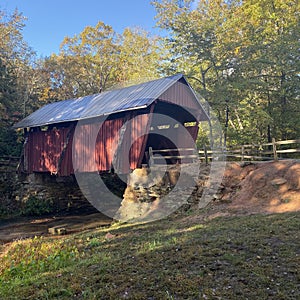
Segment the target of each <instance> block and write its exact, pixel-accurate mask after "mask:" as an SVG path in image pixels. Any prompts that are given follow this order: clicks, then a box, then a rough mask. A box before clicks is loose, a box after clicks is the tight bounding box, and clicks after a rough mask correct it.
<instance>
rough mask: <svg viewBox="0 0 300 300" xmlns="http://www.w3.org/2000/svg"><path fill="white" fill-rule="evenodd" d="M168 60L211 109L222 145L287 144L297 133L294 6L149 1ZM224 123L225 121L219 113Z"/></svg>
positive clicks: (281, 0) (262, 0)
mask: <svg viewBox="0 0 300 300" xmlns="http://www.w3.org/2000/svg"><path fill="white" fill-rule="evenodd" d="M154 5H155V7H156V10H157V19H158V25H159V26H160V27H161V28H163V29H164V30H167V31H168V32H169V37H168V38H167V39H166V40H165V42H166V43H167V45H166V47H168V48H169V49H170V59H169V62H168V63H167V64H166V65H165V72H166V73H169V72H170V70H171V72H175V71H176V72H183V73H185V74H186V75H187V77H188V78H190V80H191V82H192V85H193V86H194V87H195V88H196V89H197V90H198V91H199V93H200V94H202V96H204V97H205V98H206V100H207V101H208V102H209V104H210V105H211V107H212V109H213V110H214V111H215V114H216V115H217V116H218V118H219V120H220V122H221V124H222V126H223V129H224V131H225V129H226V128H225V126H226V122H227V121H229V122H228V129H227V134H228V139H227V143H228V144H229V145H233V144H242V143H259V142H267V141H270V140H271V138H272V137H274V138H276V139H277V140H280V139H293V138H298V137H299V136H300V126H299V117H298V115H299V110H300V103H299V83H300V77H299V61H300V60H299V32H300V28H299V24H300V22H299V13H298V11H299V3H298V1H296V0H289V1H285V0H275V1H273V0H259V1H219V0H210V1H205V0H200V1H197V5H195V3H193V1H190V0H183V1H178V0H161V1H154ZM227 107H228V111H229V120H226V108H227Z"/></svg>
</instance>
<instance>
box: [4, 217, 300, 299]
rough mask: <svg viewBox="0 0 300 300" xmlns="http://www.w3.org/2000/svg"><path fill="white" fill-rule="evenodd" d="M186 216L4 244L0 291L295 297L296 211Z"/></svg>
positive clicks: (59, 295)
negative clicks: (201, 218)
mask: <svg viewBox="0 0 300 300" xmlns="http://www.w3.org/2000/svg"><path fill="white" fill-rule="evenodd" d="M193 216H194V214H192V215H190V214H189V215H188V216H187V215H186V216H181V217H176V218H169V219H165V220H162V221H159V222H154V223H148V224H140V225H118V224H115V225H113V226H112V227H110V228H106V229H98V230H94V231H89V232H87V233H81V234H74V235H69V236H63V237H60V238H42V237H41V238H34V239H28V240H23V241H17V242H13V243H11V244H8V245H5V246H3V247H2V252H3V253H2V255H1V258H0V274H1V277H0V299H297V296H299V294H300V273H299V266H300V213H299V212H298V213H285V214H276V215H265V216H264V215H252V216H241V217H223V218H217V219H214V220H211V221H207V222H203V223H197V222H196V221H192V220H196V218H193ZM107 232H110V233H111V234H112V235H113V237H112V238H109V239H107V238H106V237H105V235H106V234H107Z"/></svg>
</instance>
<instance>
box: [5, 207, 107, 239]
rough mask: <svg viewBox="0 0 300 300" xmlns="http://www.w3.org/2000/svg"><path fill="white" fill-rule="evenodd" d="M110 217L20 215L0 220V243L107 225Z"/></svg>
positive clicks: (97, 215)
mask: <svg viewBox="0 0 300 300" xmlns="http://www.w3.org/2000/svg"><path fill="white" fill-rule="evenodd" d="M110 224H111V219H109V218H108V217H106V216H104V215H103V214H101V213H93V214H76V215H65V216H63V215H62V216H47V217H36V218H33V217H22V218H17V219H13V220H4V221H0V243H5V242H9V241H13V240H18V239H24V238H30V237H34V236H42V235H49V234H50V233H49V230H50V231H51V229H52V231H53V232H54V233H57V234H58V233H59V231H58V230H60V232H61V233H63V234H65V233H74V232H80V231H83V230H87V229H93V228H97V227H103V226H109V225H110Z"/></svg>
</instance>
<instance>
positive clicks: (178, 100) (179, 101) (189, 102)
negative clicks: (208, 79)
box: [159, 81, 208, 121]
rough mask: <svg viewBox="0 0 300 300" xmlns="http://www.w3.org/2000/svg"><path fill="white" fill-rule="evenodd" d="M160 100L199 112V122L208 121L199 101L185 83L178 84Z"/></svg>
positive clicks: (179, 82) (160, 97)
mask: <svg viewBox="0 0 300 300" xmlns="http://www.w3.org/2000/svg"><path fill="white" fill-rule="evenodd" d="M159 100H161V101H165V102H169V103H173V104H176V105H179V106H181V107H186V108H189V109H192V110H193V111H194V112H197V116H196V117H197V120H198V121H207V120H208V119H207V116H206V115H205V113H204V112H203V110H200V109H199V103H198V100H197V99H196V98H195V95H194V94H193V92H192V90H191V88H190V87H189V86H188V85H187V84H186V83H185V82H181V81H178V82H176V83H175V84H174V85H172V86H171V87H170V88H169V89H167V90H166V91H165V92H164V93H163V94H162V95H161V96H159Z"/></svg>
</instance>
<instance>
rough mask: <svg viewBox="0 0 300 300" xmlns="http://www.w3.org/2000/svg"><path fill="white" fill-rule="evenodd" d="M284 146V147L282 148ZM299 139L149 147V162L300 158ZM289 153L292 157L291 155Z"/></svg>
mask: <svg viewBox="0 0 300 300" xmlns="http://www.w3.org/2000/svg"><path fill="white" fill-rule="evenodd" d="M282 146H283V147H284V149H283V148H282ZM297 153H300V139H296V140H285V141H275V139H273V140H272V143H265V144H247V145H238V146H235V147H228V148H226V149H225V148H219V149H209V148H207V147H203V149H200V150H198V152H197V151H196V152H195V149H194V148H181V149H163V150H153V149H152V148H149V156H150V164H155V163H156V162H157V163H159V162H160V161H161V160H163V159H173V161H174V160H175V161H180V160H181V161H182V160H183V159H186V160H188V159H190V160H193V159H198V158H199V159H200V160H201V161H205V162H206V163H208V161H210V160H212V159H213V158H217V157H218V158H220V159H223V158H225V157H227V158H229V159H233V160H240V161H245V160H262V161H263V160H264V161H265V160H279V159H286V158H300V154H299V155H298V154H297ZM291 155H292V156H293V157H291Z"/></svg>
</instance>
